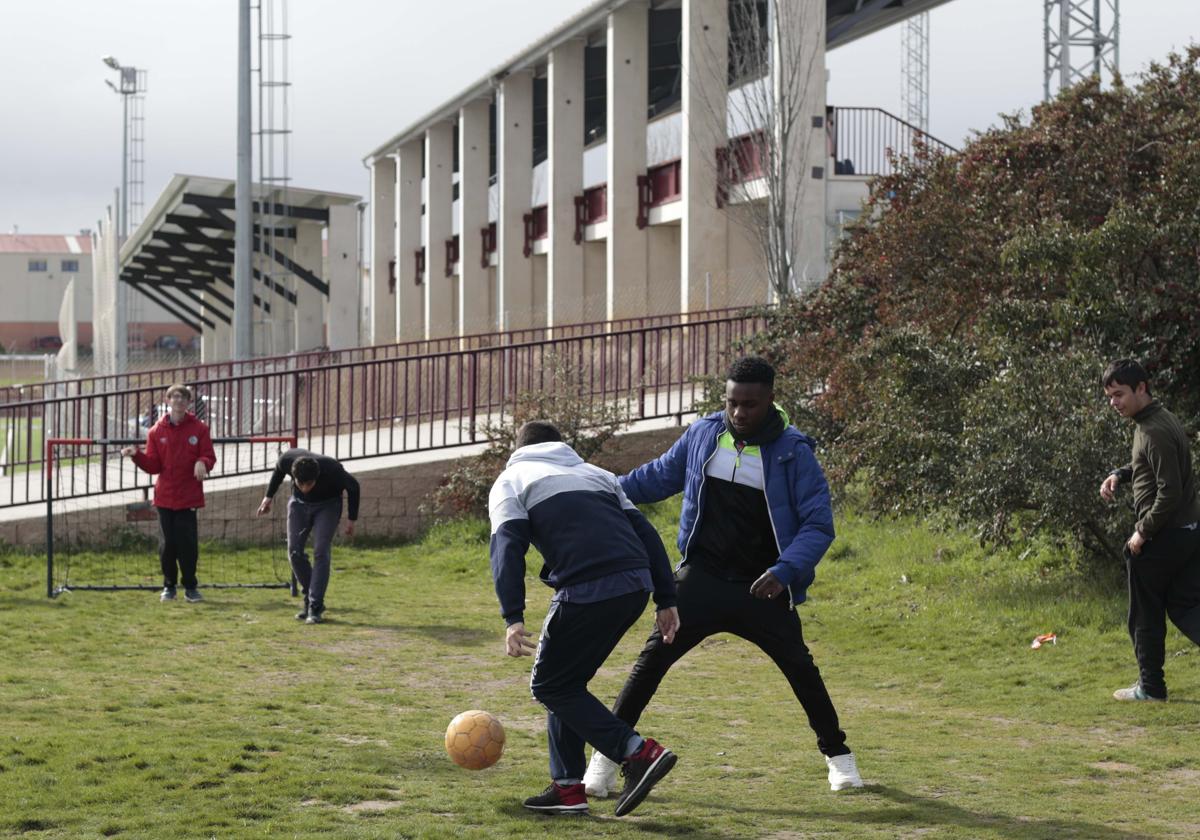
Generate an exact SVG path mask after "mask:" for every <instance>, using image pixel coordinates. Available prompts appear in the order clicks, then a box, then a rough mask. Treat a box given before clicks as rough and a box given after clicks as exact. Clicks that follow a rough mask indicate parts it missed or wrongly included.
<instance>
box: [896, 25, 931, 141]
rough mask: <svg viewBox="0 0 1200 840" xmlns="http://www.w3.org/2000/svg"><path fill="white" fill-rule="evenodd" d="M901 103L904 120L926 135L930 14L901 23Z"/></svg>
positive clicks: (927, 131) (927, 124)
mask: <svg viewBox="0 0 1200 840" xmlns="http://www.w3.org/2000/svg"><path fill="white" fill-rule="evenodd" d="M900 53H901V55H900V62H901V66H900V79H901V81H900V84H901V85H902V87H901V89H900V102H901V105H902V106H903V107H902V109H901V110H902V111H903V112H904V119H905V120H906V121H907V122H909V123H910V124H912V125H915V126H916V127H917V128H919V129H921V131H924V132H925V133H927V134H928V133H929V12H921V14H919V15H913V16H912V17H910V18H909V19H908V20H906V21H905V22H904V29H903V31H902V33H901V38H900Z"/></svg>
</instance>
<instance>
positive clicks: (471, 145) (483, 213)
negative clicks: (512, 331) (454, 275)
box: [458, 99, 496, 335]
mask: <svg viewBox="0 0 1200 840" xmlns="http://www.w3.org/2000/svg"><path fill="white" fill-rule="evenodd" d="M489 105H490V103H489V102H488V101H487V100H486V99H484V100H476V101H475V102H469V103H467V104H466V105H464V106H463V107H462V108H461V109H459V112H458V231H459V233H458V265H459V274H458V283H459V286H458V327H459V334H460V335H475V334H477V333H483V332H490V331H491V330H493V329H495V323H496V322H495V316H494V315H493V313H492V312H491V308H490V307H489V306H488V301H490V300H491V293H490V290H489V289H488V282H489V279H490V277H489V275H490V272H489V270H488V269H487V268H485V267H484V266H483V238H482V236H481V235H480V231H481V230H482V229H483V228H485V227H487V224H488V108H489Z"/></svg>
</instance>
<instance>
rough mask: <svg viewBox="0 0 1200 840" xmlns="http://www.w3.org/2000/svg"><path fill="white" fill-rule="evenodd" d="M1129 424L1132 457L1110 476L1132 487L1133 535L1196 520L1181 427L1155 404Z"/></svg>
mask: <svg viewBox="0 0 1200 840" xmlns="http://www.w3.org/2000/svg"><path fill="white" fill-rule="evenodd" d="M1133 422H1134V423H1135V424H1136V428H1135V429H1134V432H1133V458H1132V460H1131V462H1130V463H1129V464H1127V465H1126V466H1124V467H1122V468H1121V469H1119V470H1114V473H1115V475H1116V476H1117V481H1118V482H1120V483H1124V482H1127V481H1132V483H1133V509H1134V512H1135V513H1136V515H1137V530H1138V533H1140V534H1141V535H1142V536H1143V537H1145V538H1146V539H1151V538H1153V537H1154V535H1155V534H1157V533H1158V532H1159V531H1161V530H1162V529H1164V528H1179V527H1182V526H1184V525H1190V524H1191V523H1193V522H1197V521H1200V499H1198V498H1197V497H1196V479H1195V476H1194V475H1193V474H1192V453H1191V448H1190V446H1189V442H1188V436H1187V432H1186V431H1184V428H1183V424H1181V423H1180V422H1179V420H1178V419H1176V417H1175V415H1174V414H1172V413H1171V412H1169V411H1167V410H1166V409H1165V408H1163V407H1162V405H1160V404H1159V403H1158V401H1157V400H1156V401H1153V402H1151V403H1150V404H1149V405H1148V406H1146V407H1145V408H1143V409H1142V410H1141V411H1139V412H1138V413H1137V414H1135V415H1134V416H1133Z"/></svg>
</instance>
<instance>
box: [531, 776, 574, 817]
mask: <svg viewBox="0 0 1200 840" xmlns="http://www.w3.org/2000/svg"><path fill="white" fill-rule="evenodd" d="M525 807H526V808H528V809H529V810H530V811H541V812H542V813H544V814H586V813H587V812H588V801H587V794H586V793H584V791H583V783H582V782H581V783H580V784H577V785H567V786H566V787H562V786H561V785H559V784H558V782H551V783H550V787H548V788H546V789H545V790H544V791H542V792H541V793H539V794H538V795H537V796H531V797H529V798H528V799H526V800H525Z"/></svg>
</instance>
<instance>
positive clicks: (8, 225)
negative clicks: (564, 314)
mask: <svg viewBox="0 0 1200 840" xmlns="http://www.w3.org/2000/svg"><path fill="white" fill-rule="evenodd" d="M267 2H269V0H267ZM591 2H592V0H440V2H429V1H428V0H338V2H325V0H291V2H290V4H289V11H290V19H289V29H290V31H291V34H292V37H293V40H292V42H291V44H292V48H291V63H292V68H291V80H292V83H293V85H294V87H293V89H292V128H293V130H294V132H295V134H294V137H293V142H292V159H291V174H292V177H293V179H294V180H293V183H294V184H295V185H296V186H301V187H307V188H314V189H322V190H329V191H333V192H343V193H352V194H357V195H363V194H365V193H366V191H367V188H368V187H367V185H368V179H367V172H366V170H365V169H363V166H362V162H361V161H362V158H363V156H364V155H366V154H367V153H368V152H370V151H371V150H372V149H373V148H375V147H376V146H378V145H379V144H381V143H383V142H385V141H386V140H387V139H388V138H390V137H391V136H392V135H393V134H395V133H396V132H398V131H399V130H401V129H402V128H404V127H405V126H407V125H408V124H409V123H411V122H413V121H414V120H416V119H417V118H419V117H420V116H422V115H423V114H424V113H425V112H426V111H428V110H431V109H432V108H434V107H435V106H437V105H439V104H440V103H441V102H443V101H444V100H446V99H449V98H450V97H451V96H453V95H454V94H455V93H457V92H458V91H459V90H461V89H462V88H464V87H466V86H467V85H469V84H471V83H472V82H474V81H475V80H477V79H478V78H480V77H482V76H483V75H484V74H485V73H487V72H488V71H489V70H491V69H492V68H494V67H495V66H496V65H498V64H500V63H502V62H503V61H504V60H505V59H507V58H508V57H510V56H512V55H513V54H514V53H517V52H519V51H520V50H521V49H522V48H523V47H525V46H527V45H528V44H529V43H531V42H532V41H534V40H537V39H538V38H540V37H541V36H543V35H545V34H546V33H547V32H549V31H550V30H551V29H553V28H554V27H556V26H557V25H558V24H559V23H561V22H562V21H563V20H565V19H566V18H567V17H569V16H571V15H572V14H574V13H575V12H577V11H579V10H580V9H582V8H584V7H586V6H588V5H590V4H591ZM1121 5H1122V7H1123V15H1122V17H1121V68H1122V71H1123V72H1124V73H1125V74H1126V75H1127V76H1128V75H1130V74H1133V73H1136V72H1137V71H1139V70H1141V69H1143V68H1144V67H1145V66H1146V64H1147V63H1148V62H1149V61H1151V60H1161V59H1162V58H1163V57H1164V56H1166V54H1167V53H1168V52H1169V51H1170V50H1171V49H1173V48H1180V47H1183V46H1185V45H1186V44H1187V43H1189V42H1191V41H1195V40H1200V0H1154V2H1150V0H1124V2H1123V3H1122V4H1121ZM1042 6H1043V3H1042V0H954V2H952V3H949V4H947V5H944V6H942V7H940V8H938V9H936V10H935V11H933V12H932V13H931V26H930V28H931V32H932V34H931V54H932V58H931V65H932V85H931V96H930V101H931V107H930V111H931V116H930V131H931V133H932V134H934V135H935V136H937V137H940V138H941V139H943V140H945V141H947V142H949V143H951V144H954V145H958V144H960V143H961V142H962V140H963V139H964V137H966V136H967V135H968V134H969V133H970V131H972V130H982V129H986V128H987V127H988V126H990V125H993V124H995V123H996V121H997V115H998V114H999V113H1002V112H1012V111H1017V110H1025V111H1026V112H1028V108H1029V106H1031V105H1033V104H1035V103H1036V102H1037V101H1039V100H1040V98H1041V95H1042ZM0 11H2V12H3V15H2V16H0V79H2V80H3V81H2V83H0V231H3V232H9V231H11V230H12V228H13V226H19V228H20V230H21V231H22V232H24V233H70V232H74V231H77V230H78V229H79V228H84V227H94V226H95V222H96V220H97V219H98V218H99V217H100V216H101V215H102V214H103V212H104V207H105V205H106V204H108V203H110V202H111V201H112V191H113V189H114V188H115V187H116V186H117V185H118V184H119V182H120V173H121V169H120V166H121V107H120V99H119V97H118V96H117V95H116V94H114V93H113V92H111V91H110V90H109V89H108V88H107V87H105V85H104V80H105V79H106V78H113V77H114V76H115V74H114V73H112V71H110V70H108V68H106V67H104V66H103V65H102V64H101V62H100V57H101V56H103V55H113V56H115V57H116V58H117V59H118V60H120V61H121V62H122V63H124V64H128V65H134V66H137V67H143V68H146V69H147V70H148V71H149V93H148V95H147V99H146V186H145V204H146V207H147V209H148V208H149V207H150V205H152V204H153V202H154V200H155V198H156V197H157V196H158V194H159V192H160V191H161V190H162V189H163V187H164V186H165V185H166V183H167V181H168V180H169V179H170V177H171V175H172V174H174V173H177V172H178V173H187V174H194V175H209V176H217V177H227V178H231V177H233V174H234V167H235V163H236V161H235V151H236V138H235V126H236V75H237V64H236V61H237V57H236V47H237V2H236V0H105V1H104V2H96V0H0ZM828 64H829V70H830V82H829V102H830V104H837V105H863V106H866V105H873V106H878V107H882V108H885V109H887V110H889V111H892V112H893V113H897V114H898V113H899V112H900V28H899V27H894V28H892V29H890V30H886V31H884V32H881V33H878V34H876V35H873V36H871V37H869V38H865V39H862V40H860V41H857V42H855V43H853V44H851V45H849V46H846V47H843V48H841V49H838V50H836V51H834V52H832V53H830V54H829V58H828Z"/></svg>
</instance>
